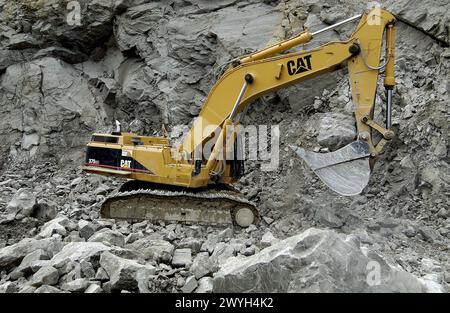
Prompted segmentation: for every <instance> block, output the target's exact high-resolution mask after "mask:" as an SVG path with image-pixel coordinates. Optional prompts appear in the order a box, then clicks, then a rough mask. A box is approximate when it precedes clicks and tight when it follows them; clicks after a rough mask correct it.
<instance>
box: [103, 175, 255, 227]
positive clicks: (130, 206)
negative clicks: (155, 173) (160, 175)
mask: <svg viewBox="0 0 450 313" xmlns="http://www.w3.org/2000/svg"><path fill="white" fill-rule="evenodd" d="M101 215H102V217H104V218H114V219H127V220H151V221H167V222H182V223H187V224H202V225H234V226H240V227H247V226H249V225H250V224H258V223H259V222H260V216H259V213H258V210H257V209H256V207H255V205H254V204H253V203H252V202H250V201H248V200H247V199H246V198H244V197H243V196H242V195H241V194H240V193H239V192H237V191H236V190H233V189H231V188H230V187H228V186H224V185H222V186H220V185H219V186H215V187H214V188H211V189H201V190H191V189H184V188H178V187H172V186H167V187H166V186H164V185H158V184H148V183H141V182H137V181H130V182H127V183H125V184H124V185H123V186H122V188H121V189H120V190H119V191H118V192H116V193H114V194H112V195H111V196H110V197H108V198H107V199H106V200H105V201H104V202H103V204H102V208H101Z"/></svg>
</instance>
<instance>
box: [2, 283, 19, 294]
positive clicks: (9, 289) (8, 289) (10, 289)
mask: <svg viewBox="0 0 450 313" xmlns="http://www.w3.org/2000/svg"><path fill="white" fill-rule="evenodd" d="M16 291H17V286H16V284H15V283H12V282H6V283H4V284H1V285H0V293H15V292H16Z"/></svg>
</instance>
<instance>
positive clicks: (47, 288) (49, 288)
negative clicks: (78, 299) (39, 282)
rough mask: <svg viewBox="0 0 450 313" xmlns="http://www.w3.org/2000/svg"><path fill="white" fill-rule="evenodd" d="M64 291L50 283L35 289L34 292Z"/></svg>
mask: <svg viewBox="0 0 450 313" xmlns="http://www.w3.org/2000/svg"><path fill="white" fill-rule="evenodd" d="M62 292H63V291H61V290H60V289H58V288H56V287H54V286H49V285H43V286H41V287H39V288H37V289H36V290H35V291H34V293H62Z"/></svg>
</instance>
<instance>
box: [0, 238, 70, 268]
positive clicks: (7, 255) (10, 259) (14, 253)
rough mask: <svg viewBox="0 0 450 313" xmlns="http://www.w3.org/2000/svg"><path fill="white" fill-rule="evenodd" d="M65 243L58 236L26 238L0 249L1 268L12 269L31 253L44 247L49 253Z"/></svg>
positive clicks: (57, 249)
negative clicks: (38, 238)
mask: <svg viewBox="0 0 450 313" xmlns="http://www.w3.org/2000/svg"><path fill="white" fill-rule="evenodd" d="M62 247H63V243H62V242H61V240H60V239H57V238H45V239H40V240H37V239H31V238H26V239H23V240H21V241H19V242H18V243H16V244H13V245H11V246H7V247H5V248H2V249H0V270H5V269H6V270H7V269H10V268H12V267H14V266H16V265H18V264H20V262H21V261H22V260H23V258H24V257H25V256H26V255H28V254H29V253H31V252H33V251H35V250H38V249H42V250H44V251H46V252H48V253H51V254H53V253H56V252H58V251H60V250H61V248H62Z"/></svg>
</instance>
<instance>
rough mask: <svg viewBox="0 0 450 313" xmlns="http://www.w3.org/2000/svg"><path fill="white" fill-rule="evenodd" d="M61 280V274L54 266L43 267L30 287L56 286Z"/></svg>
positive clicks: (32, 280) (34, 277) (35, 275)
mask: <svg viewBox="0 0 450 313" xmlns="http://www.w3.org/2000/svg"><path fill="white" fill-rule="evenodd" d="M58 280H59V272H58V270H57V269H56V268H54V267H53V266H45V267H42V268H41V269H40V270H39V271H37V272H36V273H35V274H34V275H33V277H32V278H31V280H30V285H31V286H33V287H39V286H42V285H49V286H52V285H56V283H58Z"/></svg>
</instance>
